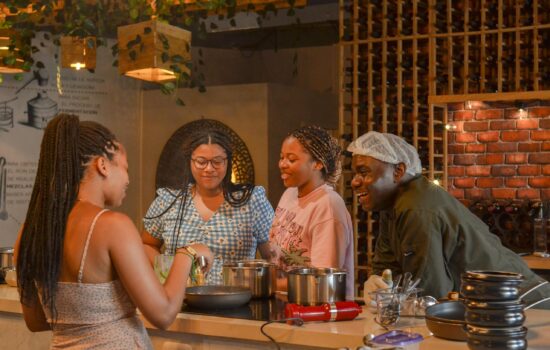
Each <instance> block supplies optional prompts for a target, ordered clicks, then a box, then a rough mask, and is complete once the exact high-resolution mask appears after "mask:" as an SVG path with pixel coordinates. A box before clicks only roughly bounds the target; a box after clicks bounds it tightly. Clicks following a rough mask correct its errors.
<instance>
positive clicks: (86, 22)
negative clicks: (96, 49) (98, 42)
mask: <svg viewBox="0 0 550 350" xmlns="http://www.w3.org/2000/svg"><path fill="white" fill-rule="evenodd" d="M84 28H86V29H87V30H88V31H89V32H90V34H92V33H96V32H97V28H96V26H95V23H94V22H93V21H92V20H91V19H90V18H86V19H85V20H84Z"/></svg>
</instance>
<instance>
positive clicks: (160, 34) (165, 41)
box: [158, 33, 168, 44]
mask: <svg viewBox="0 0 550 350" xmlns="http://www.w3.org/2000/svg"><path fill="white" fill-rule="evenodd" d="M158 37H159V40H160V42H161V43H163V44H168V39H167V38H166V35H164V34H162V33H159V35H158Z"/></svg>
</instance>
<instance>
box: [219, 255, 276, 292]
mask: <svg viewBox="0 0 550 350" xmlns="http://www.w3.org/2000/svg"><path fill="white" fill-rule="evenodd" d="M276 278H277V275H276V266H275V264H272V263H269V262H267V261H265V260H242V261H237V262H235V263H226V264H224V265H223V282H224V284H225V285H226V286H237V287H246V288H249V289H250V291H251V292H252V297H253V298H269V297H271V296H272V295H273V294H274V293H275V286H276Z"/></svg>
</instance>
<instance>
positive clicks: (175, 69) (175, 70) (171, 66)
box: [170, 64, 181, 73]
mask: <svg viewBox="0 0 550 350" xmlns="http://www.w3.org/2000/svg"><path fill="white" fill-rule="evenodd" d="M170 69H171V70H172V71H173V72H174V73H181V68H180V66H178V65H177V64H172V65H170Z"/></svg>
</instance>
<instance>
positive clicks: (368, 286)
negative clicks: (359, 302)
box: [363, 275, 390, 307]
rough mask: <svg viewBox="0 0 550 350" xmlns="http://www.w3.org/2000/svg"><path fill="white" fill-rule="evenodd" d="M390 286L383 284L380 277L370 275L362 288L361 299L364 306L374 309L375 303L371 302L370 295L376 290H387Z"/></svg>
mask: <svg viewBox="0 0 550 350" xmlns="http://www.w3.org/2000/svg"><path fill="white" fill-rule="evenodd" d="M389 287H390V286H388V285H387V284H386V282H384V280H383V279H382V277H380V276H378V275H371V276H370V277H369V279H368V280H367V281H366V282H365V285H364V288H363V298H364V299H365V305H367V306H374V307H376V301H375V300H372V297H371V295H370V293H372V292H375V291H377V290H378V289H387V288H389Z"/></svg>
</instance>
